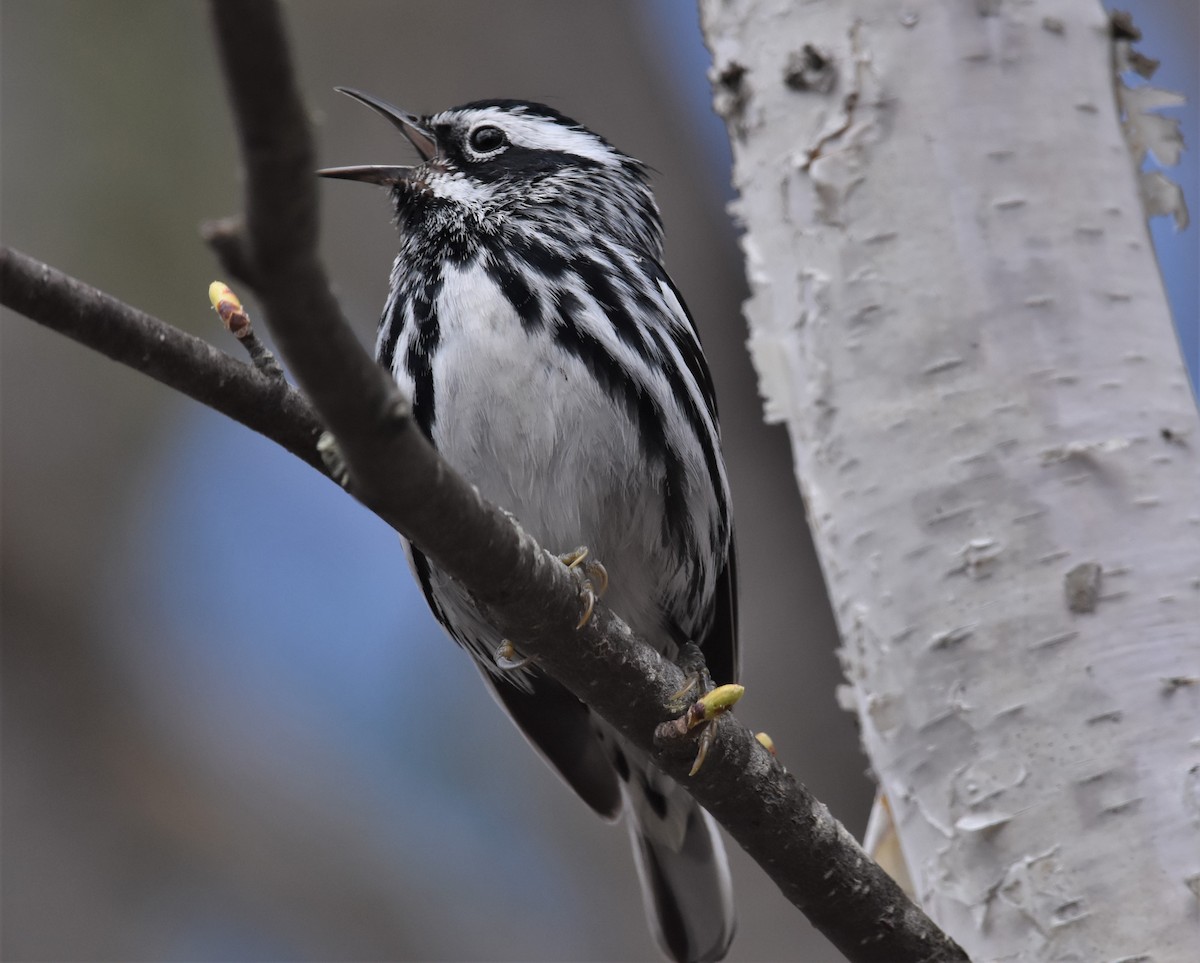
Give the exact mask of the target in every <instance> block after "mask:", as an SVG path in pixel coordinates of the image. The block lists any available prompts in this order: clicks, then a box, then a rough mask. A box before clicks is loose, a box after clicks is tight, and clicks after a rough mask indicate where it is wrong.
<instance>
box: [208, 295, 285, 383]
mask: <svg viewBox="0 0 1200 963" xmlns="http://www.w3.org/2000/svg"><path fill="white" fill-rule="evenodd" d="M208 300H209V301H210V302H212V306H213V308H214V310H215V311H216V312H217V314H218V315H220V317H221V323H222V324H223V325H225V330H226V331H228V332H229V333H230V334H232V335H233V336H234V337H235V338H237V339H238V341H239V342H240V343H241V345H242V347H243V348H245V349H246V352H247V353H248V354H249V355H250V361H251V362H252V363H253V364H254V367H256V368H257V369H258V370H259V371H261V372H262V373H263V374H264V375H266V376H267V377H268V378H271V379H274V380H278V381H282V380H283V369H282V368H281V367H279V362H278V361H276V360H275V355H273V354H272V353H271V352H270V350H269V349H268V348H267V346H266V345H265V344H263V343H262V342H261V341H260V340H259V339H258V335H257V334H255V333H254V327H253V326H252V325H251V324H250V315H249V314H247V313H246V309H245V308H244V307H242V302H241V300H240V299H239V298H238V296H237V295H236V294H234V293H233V290H232V288H230V287H229V285H228V284H226V283H225V282H224V281H213V283H212V284H210V285H209V286H208Z"/></svg>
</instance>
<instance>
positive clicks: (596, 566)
mask: <svg viewBox="0 0 1200 963" xmlns="http://www.w3.org/2000/svg"><path fill="white" fill-rule="evenodd" d="M589 554H590V549H589V548H588V547H587V546H586V545H580V546H579V547H578V548H576V549H573V550H572V551H570V552H567V553H566V554H564V555H560V556H559V557H558V558H559V561H561V562H562V563H563V564H564V565H565V566H566V567H567V569H568V570H569V571H572V572H575V573H577V575H578V577H579V598H580V600H581V601H582V603H583V612H582V614H581V615H580V616H579V622H578V623H577V624H576V626H575V629H576V630H577V631H578V630H579V629H582V628H583V627H584V626H585V625H587V624H588V622H590V621H591V618H592V613H593V612H594V611H595V609H596V600H597V599H599V598H603V596H604V593H605V592H607V591H608V569H606V568H605V567H604V566H603V565H601V564H600V563H599V562H597V561H595V560H594V559H593V560H592V561H590V562H589V561H586V559H587V557H588V555H589Z"/></svg>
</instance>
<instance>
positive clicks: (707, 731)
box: [659, 641, 745, 776]
mask: <svg viewBox="0 0 1200 963" xmlns="http://www.w3.org/2000/svg"><path fill="white" fill-rule="evenodd" d="M675 663H676V665H678V666H679V667H680V668H681V669H683V671H684V673H685V675H684V681H683V685H682V686H680V688H679V689H677V690H676V691H675V692H672V693H671V695H670V696H669V697H668V700H667V707H668V708H669V709H670V710H671V711H672V712H677V713H679V717H678V718H677V719H673V720H671V721H670V722H666V723H663V724H662V725H661V726H659V731H660V733H661V734H662V735H664V736H665V735H668V734H674V735H678V736H681V735H683V734H684V733H688V732H691V730H693V729H695V728H697V727H702V728H701V729H700V737H699V739H698V740H697V743H696V759H695V761H694V762H693V763H692V769H691V772H689V773H688V775H690V776H694V775H696V773H698V772H699V771H700V767H701V766H703V765H704V760H705V759H706V758H707V757H708V751H709V749H711V748H712V745H713V742H714V741H715V740H716V738H717V727H716V726H714V725H711V723H712V722H713V721H714V720H715V719H716V718H717V717H718V716H722V715H724V714H725V713H726V712H728V711H729V710H730V709H732V708H733V706H734V704H735V703H736V702H737V701H738V700H739V699H740V698H741V697H742V694H743V693H744V692H745V689H743V688H742V686H740V685H722V686H717V687H715V688H714V686H713V681H712V676H711V675H709V672H708V665H707V664H706V663H705V661H704V653H703V652H702V651H701V650H700V646H698V645H696V644H695V643H694V642H691V641H687V642H685V643H683V645H681V646H680V647H679V655H678V656H677V657H676V659H675Z"/></svg>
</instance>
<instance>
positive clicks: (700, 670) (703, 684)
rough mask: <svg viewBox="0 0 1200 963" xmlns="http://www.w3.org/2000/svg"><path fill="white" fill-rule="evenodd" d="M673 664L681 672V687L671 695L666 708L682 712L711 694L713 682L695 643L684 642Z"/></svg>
mask: <svg viewBox="0 0 1200 963" xmlns="http://www.w3.org/2000/svg"><path fill="white" fill-rule="evenodd" d="M675 664H676V665H677V666H679V668H681V669H682V670H683V685H682V686H680V687H679V688H678V689H677V690H676V691H674V692H672V693H671V695H670V697H669V699H668V701H667V706H668V707H669V708H670V709H671V711H672V712H684V711H685V710H686V709H687V707H688V706H689V705H691V703H692V702H694V701H695V700H696V699H699V698H701V697H702V696H706V695H708V693H710V692H712V690H713V680H712V676H711V675H709V674H708V664H707V663H706V662H705V661H704V653H703V652H702V651H701V650H700V646H698V645H697V644H696V643H695V642H691V641H688V642H684V643H683V645H681V646H680V647H679V654H678V655H677V656H676V657H675Z"/></svg>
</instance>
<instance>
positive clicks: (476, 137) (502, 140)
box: [468, 124, 508, 154]
mask: <svg viewBox="0 0 1200 963" xmlns="http://www.w3.org/2000/svg"><path fill="white" fill-rule="evenodd" d="M468 143H470V145H471V149H472V150H473V151H475V152H476V153H478V154H490V153H491V152H492V151H495V150H499V149H500V148H501V147H503V146H504V145H505V144H506V143H508V139H507V138H506V137H505V136H504V131H502V130H501V129H500V128H499V127H493V126H492V125H491V124H485V125H484V126H482V127H476V128H475V129H474V130H473V131H471V136H470V137H469V138H468Z"/></svg>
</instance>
